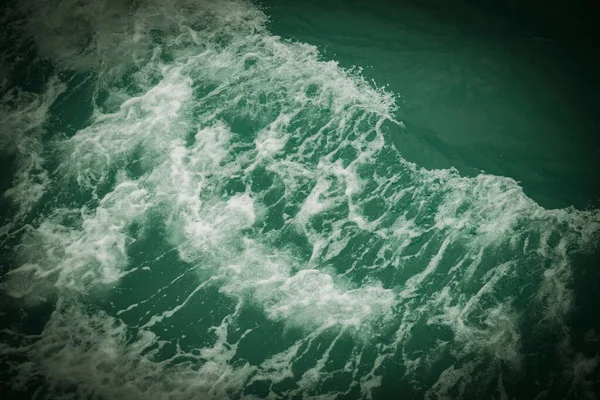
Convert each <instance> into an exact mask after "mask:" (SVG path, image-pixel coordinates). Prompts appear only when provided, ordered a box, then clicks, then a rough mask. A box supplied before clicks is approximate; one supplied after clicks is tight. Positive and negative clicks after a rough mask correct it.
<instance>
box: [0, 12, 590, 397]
mask: <svg viewBox="0 0 600 400" xmlns="http://www.w3.org/2000/svg"><path fill="white" fill-rule="evenodd" d="M23 12H24V13H26V15H27V21H28V23H27V24H24V26H26V27H27V26H29V28H30V29H33V28H35V27H37V26H38V25H39V24H41V28H39V29H34V30H31V31H30V32H29V33H30V34H32V35H33V37H34V38H35V40H36V43H37V45H38V52H39V54H40V55H41V56H43V57H48V58H49V59H50V60H51V61H52V63H53V64H54V65H55V68H56V69H57V71H59V72H58V73H57V75H56V76H55V77H54V78H52V79H51V80H50V81H49V82H48V83H47V84H46V88H45V90H44V92H43V93H42V94H40V95H37V96H36V95H33V94H31V95H30V97H31V98H32V99H31V100H30V101H24V102H19V103H18V106H17V108H6V107H5V108H3V111H2V112H3V117H4V116H8V117H10V118H11V119H10V121H12V122H11V124H9V129H8V130H6V131H5V133H3V136H2V140H3V141H6V140H9V139H10V140H12V141H14V142H15V143H18V145H16V148H18V149H19V150H18V152H19V154H20V156H19V157H20V158H19V160H21V159H22V160H25V159H26V157H32V161H31V162H30V163H27V162H25V161H18V165H20V166H19V167H18V169H17V173H16V174H15V178H14V185H13V187H12V188H11V189H9V190H8V191H7V192H6V193H5V196H6V197H8V198H10V200H11V201H12V202H13V204H15V206H16V210H18V211H15V212H14V214H13V215H14V216H13V218H12V219H11V220H10V221H7V222H6V224H5V225H4V227H3V231H2V232H3V234H4V235H6V236H10V237H15V238H18V240H19V244H18V246H15V247H14V250H13V256H12V258H13V259H14V262H15V267H14V268H13V269H12V270H11V271H10V272H9V273H8V274H6V276H5V278H4V280H3V283H2V285H3V286H2V287H3V291H4V294H5V295H8V296H10V297H12V298H17V299H21V300H20V301H22V302H23V304H25V305H27V306H28V307H33V305H34V304H38V303H39V302H44V301H55V302H56V307H55V310H54V312H53V313H52V315H51V317H50V320H49V322H48V323H47V324H46V326H45V328H44V330H43V331H42V332H41V334H40V336H39V337H36V338H29V337H25V336H22V335H21V334H18V333H15V334H14V335H16V336H17V337H21V341H20V342H19V344H18V345H14V346H8V345H3V346H2V348H1V350H2V354H3V356H4V357H5V358H6V359H7V362H9V363H11V365H13V368H14V369H15V371H17V372H18V376H19V380H15V382H16V383H15V385H16V387H24V386H27V385H28V384H31V382H34V381H35V379H36V378H40V377H41V379H42V381H43V382H44V385H43V390H42V389H41V392H40V393H43V394H44V395H47V396H48V397H54V398H55V397H61V396H62V397H65V398H67V397H68V396H70V395H71V392H72V391H74V392H76V393H77V394H78V395H81V396H94V395H98V396H101V397H113V398H117V397H118V398H120V397H129V398H143V397H145V396H146V395H147V393H153V395H154V396H156V397H158V398H173V397H174V398H196V397H195V396H198V394H199V393H201V394H202V395H203V396H205V397H206V398H215V399H216V398H224V397H226V396H233V397H237V396H242V395H243V396H248V397H252V396H258V397H261V396H262V397H265V396H270V397H273V398H276V397H278V396H288V397H291V396H294V395H297V396H323V398H336V397H339V396H341V395H344V394H345V395H348V396H362V397H365V398H372V397H373V396H374V393H375V394H376V393H377V390H378V389H379V388H380V387H381V388H384V387H385V386H386V384H389V383H390V380H393V379H395V378H394V377H395V376H396V375H400V374H402V375H404V376H405V377H407V379H412V381H413V382H414V386H415V387H417V388H419V389H415V390H417V391H418V390H420V391H421V392H423V393H424V394H426V395H428V396H430V397H431V398H444V396H447V395H448V393H454V392H455V391H456V390H459V391H460V390H463V391H464V390H470V391H477V390H480V391H482V393H483V392H484V391H485V390H488V389H489V388H490V387H493V388H494V390H496V391H499V392H500V393H502V392H503V391H504V385H503V381H502V373H503V372H504V371H509V373H511V374H517V375H518V374H519V373H521V372H522V371H523V369H524V368H525V364H526V363H525V361H526V360H525V358H526V356H525V355H524V354H523V353H522V351H521V347H522V344H523V341H524V340H527V338H525V337H524V334H523V332H524V331H525V330H526V331H527V332H529V333H530V334H532V335H545V334H547V332H549V330H551V329H556V330H558V331H560V332H562V333H561V339H560V341H562V342H561V343H562V346H563V347H562V348H563V354H564V355H565V356H564V357H565V359H567V360H575V359H579V360H584V361H585V360H587V359H586V358H585V356H583V355H582V354H579V353H576V352H575V350H573V349H572V348H571V347H570V345H565V343H568V341H569V334H568V329H567V328H566V325H565V324H566V322H565V317H566V316H567V315H568V314H569V312H570V311H571V310H572V307H573V302H574V299H573V293H572V290H571V288H570V279H571V274H572V267H573V259H574V257H575V256H578V255H580V254H585V253H586V252H588V251H592V250H594V246H595V245H596V241H597V239H598V234H599V231H600V214H599V213H598V211H578V210H573V209H569V210H545V209H543V208H542V207H540V206H539V205H537V204H536V203H535V202H534V201H532V200H531V199H529V198H528V197H527V196H526V195H525V194H524V193H523V191H522V189H521V188H520V187H519V185H518V183H517V182H515V181H514V180H512V179H510V178H503V177H497V176H491V175H485V174H482V175H479V176H477V177H474V178H467V177H462V176H460V175H459V174H458V173H457V172H456V171H454V170H434V171H429V170H425V169H422V168H419V167H418V166H416V165H413V164H411V163H408V162H406V161H405V160H403V159H402V157H401V155H400V153H399V151H398V149H396V148H394V147H393V145H392V144H391V143H392V141H391V140H390V138H391V135H394V134H397V130H396V129H395V127H396V126H397V125H398V122H397V121H395V120H394V117H393V115H394V110H395V105H394V98H393V96H392V95H391V94H390V93H387V92H385V91H384V90H380V89H376V88H374V87H373V86H372V85H371V84H369V83H367V82H366V81H365V80H364V79H363V78H362V77H361V76H360V74H359V73H358V72H357V71H346V70H343V69H341V68H339V67H338V66H337V64H336V63H335V62H331V61H329V62H328V61H324V60H321V59H320V58H319V54H318V52H317V50H316V49H315V48H314V47H312V46H309V45H306V44H303V43H298V42H291V41H287V40H282V39H281V38H279V37H276V36H272V35H270V34H269V32H268V30H267V28H266V21H267V19H266V17H265V15H264V14H263V13H262V12H261V11H260V10H259V9H257V8H256V7H255V6H253V5H251V4H249V3H246V2H218V4H216V3H211V2H206V3H201V2H185V1H172V2H168V3H165V4H163V3H160V2H156V3H155V2H151V1H147V2H141V3H140V4H137V5H136V6H135V7H134V6H128V5H125V3H123V4H117V5H113V4H112V3H111V4H110V5H109V4H108V3H103V2H94V3H93V4H90V5H82V4H80V3H78V2H69V1H63V2H60V3H59V6H58V7H55V6H53V5H51V4H50V3H42V4H41V5H40V6H39V7H36V8H35V9H32V8H31V7H29V6H28V5H27V3H25V5H24V6H23ZM27 13H29V14H27ZM67 26H70V27H72V26H74V27H75V29H74V30H68V31H66V30H65V29H66V27H67ZM67 38H68V40H66V39H67ZM61 74H62V75H61ZM69 74H74V75H77V74H88V75H89V76H91V78H90V79H92V80H93V82H94V88H93V90H91V91H90V92H91V93H88V101H89V102H90V104H91V105H92V108H93V112H92V114H91V117H90V120H89V121H88V122H86V124H84V126H81V127H79V128H78V129H77V130H76V132H75V133H74V134H73V135H72V136H70V137H69V136H68V135H54V136H52V138H51V139H50V140H42V137H41V135H25V134H24V133H21V132H30V131H32V130H40V131H43V130H44V129H45V128H44V126H45V125H44V121H46V120H47V119H48V118H49V117H50V116H51V114H52V112H53V111H52V110H50V107H49V106H50V105H51V104H53V103H54V102H55V101H56V99H57V97H58V96H59V94H60V93H62V92H63V91H69V90H72V91H76V90H77V88H74V87H69V85H71V83H70V81H68V80H64V79H63V80H61V79H62V78H61V76H66V75H69ZM71 86H72V85H71ZM15 110H17V111H15ZM31 116H33V117H31ZM31 118H33V120H31ZM14 138H16V139H14ZM31 148H35V149H36V150H35V152H34V151H32V150H30V149H31ZM400 150H401V149H400ZM34 156H35V157H34ZM36 157H37V158H36ZM35 160H40V161H39V162H38V161H35ZM44 160H47V161H44ZM35 162H38V164H39V165H40V167H39V168H37V167H35V168H33V167H30V165H37V164H35ZM32 163H33V164H32ZM47 165H48V166H53V168H52V170H51V171H50V172H47V171H46V168H48V167H47ZM38 171H44V172H42V173H41V174H42V178H39V180H41V181H43V185H42V188H38V187H37V186H35V185H34V183H31V182H32V179H34V178H35V177H36V176H39V174H40V172H38ZM36 174H37V175H36ZM50 174H51V178H50ZM36 179H38V178H36ZM65 188H69V189H73V190H69V191H68V193H66V192H65ZM28 191H36V193H37V192H39V193H40V194H39V195H38V194H36V195H35V196H34V195H31V196H30V195H28V194H27V193H28ZM44 196H45V197H44ZM42 199H53V200H52V202H50V206H47V207H44V208H41V209H36V208H35V207H34V205H35V204H36V203H39V202H40V201H41V200H42ZM36 210H38V214H36V215H34V211H36ZM24 218H29V220H28V222H27V223H25V222H23V221H24ZM140 243H145V244H146V246H147V247H146V249H149V248H150V249H151V250H152V251H154V250H156V252H157V254H155V255H154V254H153V255H152V256H145V255H144V252H142V251H140V250H139V247H136V246H138V245H139V244H140ZM152 251H148V250H147V251H146V252H147V253H152ZM169 276H170V277H171V278H169V279H167V277H169ZM136 280H140V281H143V282H147V283H148V284H154V285H157V286H158V290H157V291H154V292H148V293H146V292H144V290H143V288H140V289H139V290H135V287H136V286H135V282H137V281H136ZM435 288H442V289H435ZM98 291H100V292H101V293H102V294H101V296H100V297H101V298H107V299H110V301H108V300H106V301H99V302H98V304H96V303H94V299H95V297H92V296H91V295H90V294H91V293H94V296H97V294H96V293H97V292H98ZM133 291H135V293H134V292H133ZM56 299H58V300H56ZM524 304H530V311H531V315H525V314H524V313H523V305H524ZM539 319H541V320H542V321H543V323H542V324H537V323H536V324H533V323H532V320H536V321H537V320H539ZM203 321H206V322H203ZM188 325H192V326H193V329H191V328H186V327H185V326H188ZM534 325H535V326H534ZM175 326H177V327H179V328H175ZM269 332H271V334H272V332H278V334H277V335H275V336H276V337H271V338H269V339H268V340H267V341H272V342H271V343H269V344H268V345H263V347H262V348H261V349H260V350H259V349H258V348H257V349H254V350H255V351H256V353H255V354H250V353H248V350H247V349H248V348H252V346H253V344H252V343H254V342H256V341H258V342H261V340H262V341H264V340H265V339H264V337H265V335H269ZM10 335H13V333H10ZM261 338H262V339H261ZM194 339H196V340H199V341H200V342H202V343H204V345H203V347H202V346H199V345H198V344H197V343H196V344H194ZM15 354H19V355H22V356H25V357H26V358H27V359H29V360H31V362H26V363H20V362H19V361H18V360H19V358H18V357H17V358H16V359H15V358H11V357H12V356H13V355H15ZM582 357H583V358H582ZM15 360H16V361H15ZM448 360H450V361H448ZM569 362H571V361H569ZM583 363H584V364H585V362H583ZM580 364H581V363H580ZM587 364H589V365H592V364H594V362H593V359H592V360H588V363H587ZM587 364H586V365H587ZM594 365H595V364H594ZM594 368H595V367H594ZM391 369H393V370H394V371H397V372H394V373H386V371H390V370H391ZM583 370H585V371H587V372H585V374H589V373H590V372H589V371H592V370H593V368H592V369H590V368H588V369H587V370H586V369H585V368H584V369H583ZM585 374H584V375H585ZM548 379H549V380H551V379H553V378H551V377H548ZM576 380H579V381H581V382H585V377H582V376H577V377H572V379H571V381H572V382H575V381H576ZM583 386H585V385H583ZM424 388H425V389H424ZM427 388H428V389H429V390H428V391H427ZM425 392H426V393H425ZM258 393H262V394H261V395H259V394H258Z"/></svg>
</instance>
